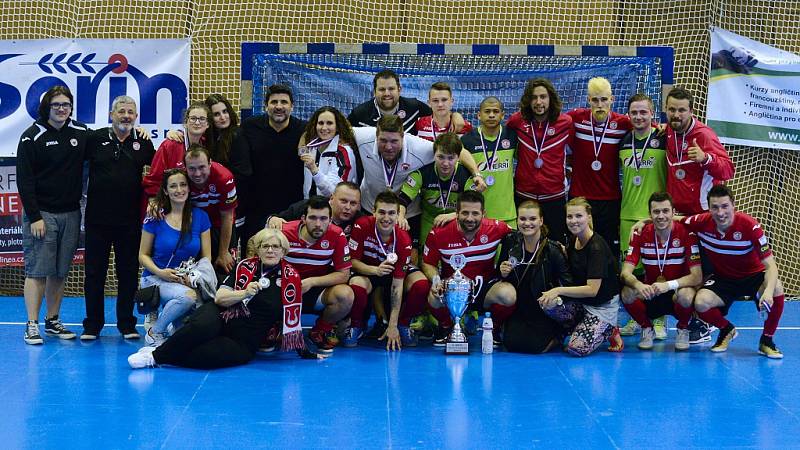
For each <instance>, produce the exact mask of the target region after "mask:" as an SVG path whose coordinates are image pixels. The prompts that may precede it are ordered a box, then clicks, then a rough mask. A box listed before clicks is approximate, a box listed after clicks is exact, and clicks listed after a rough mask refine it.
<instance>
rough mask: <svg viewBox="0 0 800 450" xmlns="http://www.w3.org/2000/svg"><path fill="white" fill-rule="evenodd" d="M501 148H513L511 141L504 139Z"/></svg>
mask: <svg viewBox="0 0 800 450" xmlns="http://www.w3.org/2000/svg"><path fill="white" fill-rule="evenodd" d="M500 146H501V147H503V148H509V147H511V141H509V140H508V139H503V140H502V141H500Z"/></svg>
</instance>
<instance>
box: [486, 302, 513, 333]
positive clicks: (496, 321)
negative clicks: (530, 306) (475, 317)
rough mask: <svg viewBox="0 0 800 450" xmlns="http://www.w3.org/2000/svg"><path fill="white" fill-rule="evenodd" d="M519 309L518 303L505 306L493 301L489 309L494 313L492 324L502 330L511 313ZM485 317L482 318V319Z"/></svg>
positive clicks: (496, 328)
mask: <svg viewBox="0 0 800 450" xmlns="http://www.w3.org/2000/svg"><path fill="white" fill-rule="evenodd" d="M516 309H517V305H511V306H505V305H498V304H496V303H493V304H491V305H489V311H490V312H491V313H492V325H493V326H494V329H495V330H502V329H503V324H505V323H506V320H508V318H509V317H511V314H514V311H515V310H516ZM482 320H483V319H481V321H482Z"/></svg>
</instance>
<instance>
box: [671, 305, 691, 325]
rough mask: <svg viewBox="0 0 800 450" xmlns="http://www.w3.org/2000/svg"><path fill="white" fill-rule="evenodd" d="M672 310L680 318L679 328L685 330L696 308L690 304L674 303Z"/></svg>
mask: <svg viewBox="0 0 800 450" xmlns="http://www.w3.org/2000/svg"><path fill="white" fill-rule="evenodd" d="M672 312H673V313H675V318H676V319H678V326H677V327H678V329H679V330H685V329H686V328H687V327H688V326H689V321H690V320H692V312H694V309H693V308H692V307H691V306H689V307H688V308H687V307H684V306H681V305H680V303H674V304H673V305H672Z"/></svg>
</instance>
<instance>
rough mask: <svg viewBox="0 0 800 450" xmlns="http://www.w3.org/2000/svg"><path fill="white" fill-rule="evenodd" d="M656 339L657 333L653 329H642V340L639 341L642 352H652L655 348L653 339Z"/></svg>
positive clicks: (638, 345)
mask: <svg viewBox="0 0 800 450" xmlns="http://www.w3.org/2000/svg"><path fill="white" fill-rule="evenodd" d="M655 337H656V332H655V330H654V329H653V328H651V327H647V328H642V338H641V339H639V344H637V347H639V349H640V350H651V349H652V348H653V339H655Z"/></svg>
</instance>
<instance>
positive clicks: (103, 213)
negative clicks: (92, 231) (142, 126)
mask: <svg viewBox="0 0 800 450" xmlns="http://www.w3.org/2000/svg"><path fill="white" fill-rule="evenodd" d="M155 153H156V151H155V149H154V148H153V142H152V141H150V140H146V139H143V138H142V137H141V135H139V134H138V133H137V132H136V131H135V130H134V131H132V132H131V135H130V136H128V138H127V139H125V141H124V142H120V141H119V139H117V137H116V135H115V134H114V132H113V131H112V130H111V128H101V129H99V130H95V131H92V132H90V133H89V138H88V140H87V143H86V159H87V160H88V161H89V188H88V190H87V194H86V219H85V220H86V223H89V224H97V225H123V224H135V223H139V221H140V211H141V201H142V169H143V168H144V166H146V165H150V163H151V162H152V161H153V155H155Z"/></svg>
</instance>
